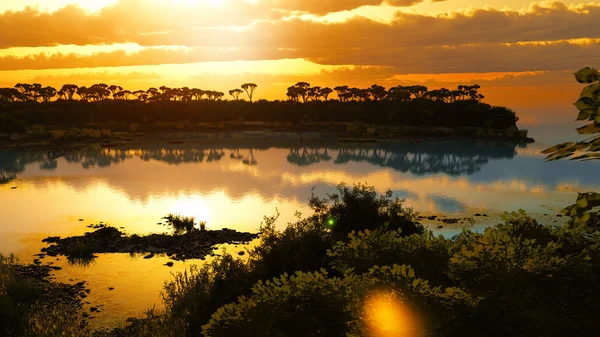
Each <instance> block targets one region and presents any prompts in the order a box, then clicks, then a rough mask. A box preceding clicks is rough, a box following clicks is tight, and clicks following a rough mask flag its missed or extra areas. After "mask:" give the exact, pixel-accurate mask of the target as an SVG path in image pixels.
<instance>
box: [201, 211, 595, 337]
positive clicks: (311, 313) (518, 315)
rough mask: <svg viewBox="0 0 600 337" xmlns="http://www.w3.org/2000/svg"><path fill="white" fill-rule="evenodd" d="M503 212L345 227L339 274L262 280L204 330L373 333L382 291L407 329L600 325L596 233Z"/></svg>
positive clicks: (517, 330) (504, 330)
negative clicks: (458, 224)
mask: <svg viewBox="0 0 600 337" xmlns="http://www.w3.org/2000/svg"><path fill="white" fill-rule="evenodd" d="M506 218H507V220H506V223H505V224H501V225H497V226H496V227H493V228H488V229H487V230H486V231H485V232H484V233H481V234H479V233H474V232H471V231H469V230H465V231H464V232H463V233H462V234H459V235H457V236H456V237H454V238H452V239H444V238H442V237H438V238H436V237H433V236H432V235H423V236H418V235H413V236H411V237H408V238H407V237H402V236H401V235H399V233H398V232H390V231H385V230H375V231H368V232H367V231H365V232H363V233H354V234H351V237H350V238H349V240H348V242H346V243H341V242H340V243H338V244H336V246H335V247H333V249H331V250H330V252H329V257H330V258H332V259H333V261H332V263H331V265H332V266H333V268H335V269H338V270H341V271H343V272H344V274H343V275H341V276H338V277H328V276H327V273H328V272H327V271H326V270H321V271H320V272H315V273H303V272H298V273H295V276H291V277H290V276H288V274H283V276H280V277H276V278H274V279H273V281H272V282H266V283H262V282H259V283H258V284H256V285H255V286H254V287H253V291H252V295H245V296H242V297H240V298H239V300H238V301H237V302H236V303H231V304H228V305H225V306H224V307H222V308H220V309H219V310H217V311H216V312H215V314H214V315H213V316H212V318H211V320H210V322H209V324H207V325H205V326H204V334H205V336H228V335H244V336H262V335H272V336H305V335H308V336H321V335H327V336H329V335H336V336H338V335H344V334H347V335H348V336H365V335H370V334H371V333H372V332H373V331H371V330H372V329H373V326H374V324H372V323H373V322H369V319H368V315H365V312H364V310H361V309H364V308H366V306H365V303H367V302H368V298H369V297H370V296H373V294H374V293H375V294H377V293H381V292H383V293H384V294H385V297H386V298H391V299H393V300H394V301H397V302H398V303H401V304H403V305H404V306H405V307H406V308H408V310H409V311H408V313H407V314H408V315H411V316H413V317H414V319H415V322H418V324H417V326H416V327H415V329H417V331H416V332H415V334H412V335H423V336H480V335H486V336H507V335H510V336H562V335H564V334H565V333H567V332H568V333H571V334H574V335H594V334H595V333H597V332H598V328H597V324H595V323H594V319H593V317H594V313H595V312H598V310H600V290H598V288H597V287H596V286H595V284H597V282H598V276H597V275H600V274H599V273H598V271H599V269H598V268H600V235H599V234H597V233H595V234H591V233H590V232H587V231H585V229H584V228H574V229H568V228H561V227H550V226H544V225H540V224H538V223H537V222H535V221H534V220H533V219H531V218H530V217H528V216H527V215H526V214H523V213H513V214H507V215H506ZM396 251H398V252H396ZM407 264H411V266H410V267H409V266H407ZM413 266H414V268H416V269H413ZM316 308H318V309H316ZM473 322H477V325H476V327H475V326H473ZM370 329H371V330H370Z"/></svg>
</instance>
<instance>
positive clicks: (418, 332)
mask: <svg viewBox="0 0 600 337" xmlns="http://www.w3.org/2000/svg"><path fill="white" fill-rule="evenodd" d="M363 318H364V319H365V322H366V323H367V326H368V329H369V337H392V336H394V337H420V336H422V335H423V333H422V329H419V324H418V320H417V318H416V316H415V315H414V314H413V313H412V312H411V310H410V309H409V307H408V306H407V305H406V303H403V302H402V300H401V299H400V298H398V296H396V295H395V293H393V292H379V293H375V294H373V295H372V296H370V297H369V298H368V300H367V301H366V303H365V307H364V316H363Z"/></svg>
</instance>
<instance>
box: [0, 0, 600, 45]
mask: <svg viewBox="0 0 600 337" xmlns="http://www.w3.org/2000/svg"><path fill="white" fill-rule="evenodd" d="M225 1H226V6H225V7H206V6H197V5H196V6H192V5H189V6H188V7H178V6H168V5H166V4H164V3H162V2H161V3H156V4H155V5H152V6H148V5H147V2H145V1H144V2H142V0H121V1H119V2H118V3H117V4H116V5H115V6H111V7H106V8H104V9H103V10H101V11H100V12H99V13H96V14H89V13H86V12H85V11H83V10H82V9H81V8H79V7H76V6H68V7H65V8H63V9H61V10H59V11H56V12H53V13H41V12H39V11H37V10H35V9H31V8H28V9H26V10H24V11H21V12H6V13H3V14H1V15H0V31H2V32H3V37H2V39H1V40H0V48H8V47H15V46H51V45H57V44H78V45H86V44H100V43H105V44H110V43H128V42H129V43H138V44H140V45H143V46H156V45H185V46H196V47H225V48H226V47H237V48H243V47H247V48H250V47H256V46H260V47H264V48H288V49H309V50H316V49H328V50H332V51H334V50H337V51H340V52H343V51H344V50H348V49H362V50H371V49H387V48H393V47H396V48H397V47H404V48H411V47H423V46H440V45H450V46H456V45H460V44H482V43H514V42H521V41H555V40H567V39H576V38H597V37H598V33H597V32H598V31H600V20H598V18H599V17H600V4H594V3H591V4H584V5H579V6H577V7H568V6H567V5H565V4H564V3H561V2H553V3H551V4H534V5H532V6H531V7H530V8H529V9H528V10H527V11H525V12H517V11H513V10H496V9H493V8H483V9H472V10H469V11H466V12H451V13H446V14H440V15H436V16H432V15H421V14H413V13H402V12H397V13H396V15H395V18H394V20H393V21H392V22H391V23H384V22H378V21H374V20H371V19H368V18H365V17H361V16H354V17H349V18H348V20H347V21H344V22H338V23H328V22H318V21H312V20H303V19H299V18H295V19H286V20H283V19H282V14H281V12H280V11H277V10H274V9H273V8H272V7H268V6H267V5H266V4H265V3H264V2H259V4H258V5H252V4H250V3H248V2H246V1H245V0H225ZM367 2H369V1H365V2H364V3H367ZM371 2H378V1H371ZM402 2H404V1H401V2H397V1H391V3H393V4H400V3H402ZM286 3H288V4H292V5H293V4H295V3H297V4H298V8H303V7H302V6H305V7H306V6H314V4H316V3H323V1H298V2H293V1H292V2H287V1H286ZM309 3H312V5H307V4H309ZM333 3H338V2H336V1H332V2H331V4H333ZM339 3H342V4H343V3H346V2H341V1H339ZM351 3H354V4H356V3H358V2H354V1H351ZM153 4H154V3H153ZM301 4H304V5H302V6H301ZM325 4H329V2H325ZM290 6H291V5H290ZM323 6H325V5H323ZM331 6H333V5H331ZM353 6H354V5H353ZM353 6H349V7H353ZM290 8H295V7H293V6H292V7H290ZM331 8H337V7H335V6H333V7H331ZM125 17H126V18H127V20H123V18H125ZM231 26H236V27H239V26H244V27H243V29H232V28H231Z"/></svg>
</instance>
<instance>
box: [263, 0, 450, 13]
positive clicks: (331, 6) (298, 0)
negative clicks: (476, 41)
mask: <svg viewBox="0 0 600 337" xmlns="http://www.w3.org/2000/svg"><path fill="white" fill-rule="evenodd" d="M422 1H423V0H320V1H307V0H272V1H271V6H272V8H275V9H278V10H279V9H281V10H286V11H300V12H306V13H311V14H316V15H325V14H328V13H335V12H341V11H349V10H353V9H356V8H360V7H363V6H380V5H382V4H387V5H390V6H395V7H407V6H412V5H415V4H418V3H420V2H422ZM441 1H444V0H441Z"/></svg>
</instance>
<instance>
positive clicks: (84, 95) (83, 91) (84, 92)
mask: <svg viewBox="0 0 600 337" xmlns="http://www.w3.org/2000/svg"><path fill="white" fill-rule="evenodd" d="M77 95H79V98H80V99H81V100H82V101H85V102H87V100H88V96H89V92H88V88H87V87H79V88H77Z"/></svg>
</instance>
